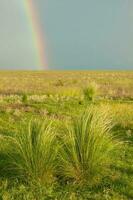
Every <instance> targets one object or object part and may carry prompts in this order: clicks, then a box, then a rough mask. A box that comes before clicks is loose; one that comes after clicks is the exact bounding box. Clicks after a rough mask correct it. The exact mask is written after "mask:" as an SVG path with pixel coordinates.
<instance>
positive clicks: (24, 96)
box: [22, 94, 28, 103]
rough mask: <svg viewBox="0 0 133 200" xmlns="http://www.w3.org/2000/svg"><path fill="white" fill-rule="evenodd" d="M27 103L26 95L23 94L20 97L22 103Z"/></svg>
mask: <svg viewBox="0 0 133 200" xmlns="http://www.w3.org/2000/svg"><path fill="white" fill-rule="evenodd" d="M27 101H28V97H27V95H26V94H23V96H22V102H23V103H27Z"/></svg>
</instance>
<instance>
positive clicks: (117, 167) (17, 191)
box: [0, 71, 133, 200]
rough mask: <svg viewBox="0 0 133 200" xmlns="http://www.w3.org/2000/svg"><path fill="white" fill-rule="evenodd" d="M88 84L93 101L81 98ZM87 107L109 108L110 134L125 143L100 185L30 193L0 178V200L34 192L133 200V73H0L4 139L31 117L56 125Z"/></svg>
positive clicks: (53, 196)
mask: <svg viewBox="0 0 133 200" xmlns="http://www.w3.org/2000/svg"><path fill="white" fill-rule="evenodd" d="M90 84H96V85H97V92H96V94H95V97H94V99H90V100H86V99H85V96H84V95H85V94H84V88H85V87H88V86H89V85H90ZM90 106H93V107H97V108H99V107H100V106H103V107H106V106H107V107H108V108H109V110H110V111H111V113H112V116H113V121H114V124H115V126H114V129H113V131H114V134H115V136H117V137H118V138H119V139H120V140H121V141H122V142H123V143H124V145H123V147H122V150H121V154H120V155H119V157H118V158H117V159H116V160H115V161H114V162H113V163H112V166H111V169H110V171H109V172H108V173H107V174H106V175H105V177H103V179H102V180H101V182H100V184H99V185H97V186H95V187H92V186H86V187H80V186H77V185H67V184H66V185H65V184H64V185H63V186H62V183H61V184H60V185H53V186H51V188H48V189H47V190H45V189H44V188H40V186H38V188H37V189H36V188H34V186H33V187H32V189H29V188H27V187H26V186H25V185H24V184H23V183H21V184H19V183H18V182H17V183H16V182H14V181H12V180H5V179H4V180H3V179H2V178H1V180H0V198H1V199H4V200H5V199H7V200H8V199H19V200H21V199H27V200H28V199H32V200H33V197H30V196H32V195H31V194H32V193H34V192H35V190H37V191H36V192H37V193H38V199H39V200H43V199H57V200H61V199H62V200H69V199H70V200H83V199H85V200H86V199H92V200H93V199H94V200H132V199H133V159H132V155H133V71H46V72H31V71H29V72H28V71H24V72H23V71H14V72H10V71H1V72H0V133H1V134H3V135H12V134H14V132H15V131H16V130H17V129H18V127H20V126H21V124H22V123H23V122H25V121H28V120H30V119H31V118H36V119H45V118H48V119H53V120H55V121H56V123H57V126H59V127H60V126H62V124H64V123H66V122H70V121H71V119H72V118H73V117H77V116H79V115H80V113H82V112H83V111H84V110H86V109H87V108H88V107H90ZM55 188H56V189H55ZM44 194H45V197H46V198H45V197H44ZM24 195H25V196H24ZM39 195H40V196H39ZM65 195H66V196H65ZM34 199H37V197H36V198H34Z"/></svg>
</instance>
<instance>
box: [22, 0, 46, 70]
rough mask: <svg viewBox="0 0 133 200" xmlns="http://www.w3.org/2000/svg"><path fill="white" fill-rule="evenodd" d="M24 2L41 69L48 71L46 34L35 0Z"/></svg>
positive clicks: (25, 0) (24, 0)
mask: <svg viewBox="0 0 133 200" xmlns="http://www.w3.org/2000/svg"><path fill="white" fill-rule="evenodd" d="M23 2H24V7H25V10H26V14H27V17H28V20H29V24H30V27H31V31H32V37H33V42H34V46H35V50H36V54H37V58H38V61H37V62H38V66H39V67H40V69H48V65H47V59H46V53H45V41H44V34H43V32H42V30H41V26H40V23H39V17H38V14H37V10H36V6H35V3H34V2H33V0H23Z"/></svg>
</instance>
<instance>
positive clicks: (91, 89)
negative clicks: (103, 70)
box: [83, 82, 98, 101]
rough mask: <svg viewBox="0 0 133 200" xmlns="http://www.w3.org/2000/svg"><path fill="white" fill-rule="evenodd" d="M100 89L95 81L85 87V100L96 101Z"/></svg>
mask: <svg viewBox="0 0 133 200" xmlns="http://www.w3.org/2000/svg"><path fill="white" fill-rule="evenodd" d="M97 91H98V86H97V84H96V83H95V82H92V83H90V84H89V85H88V86H86V87H84V88H83V94H84V98H85V100H88V101H94V99H95V97H96V95H97Z"/></svg>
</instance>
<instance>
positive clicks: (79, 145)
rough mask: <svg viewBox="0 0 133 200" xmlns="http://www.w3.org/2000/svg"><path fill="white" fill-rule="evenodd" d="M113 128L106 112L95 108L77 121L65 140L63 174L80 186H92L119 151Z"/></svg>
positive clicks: (72, 125)
mask: <svg viewBox="0 0 133 200" xmlns="http://www.w3.org/2000/svg"><path fill="white" fill-rule="evenodd" d="M111 128H112V122H111V119H110V118H108V116H107V112H105V111H104V110H103V109H100V110H98V109H97V108H95V109H94V108H92V107H91V108H90V109H89V110H87V111H86V112H85V113H83V114H82V115H81V116H80V117H79V118H78V119H77V120H73V123H72V124H71V125H68V126H67V127H66V131H65V135H64V137H63V138H61V144H62V148H61V150H60V155H59V158H60V171H59V174H61V175H62V176H63V177H65V178H66V179H73V180H74V181H76V182H77V183H84V182H88V183H89V182H90V183H91V182H92V181H93V180H94V178H95V177H96V176H98V175H99V174H100V173H101V172H102V170H104V169H105V166H107V165H108V164H109V163H110V159H109V158H110V157H111V152H112V151H113V150H114V149H115V147H116V144H117V142H116V141H115V140H114V138H113V135H112V134H111Z"/></svg>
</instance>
